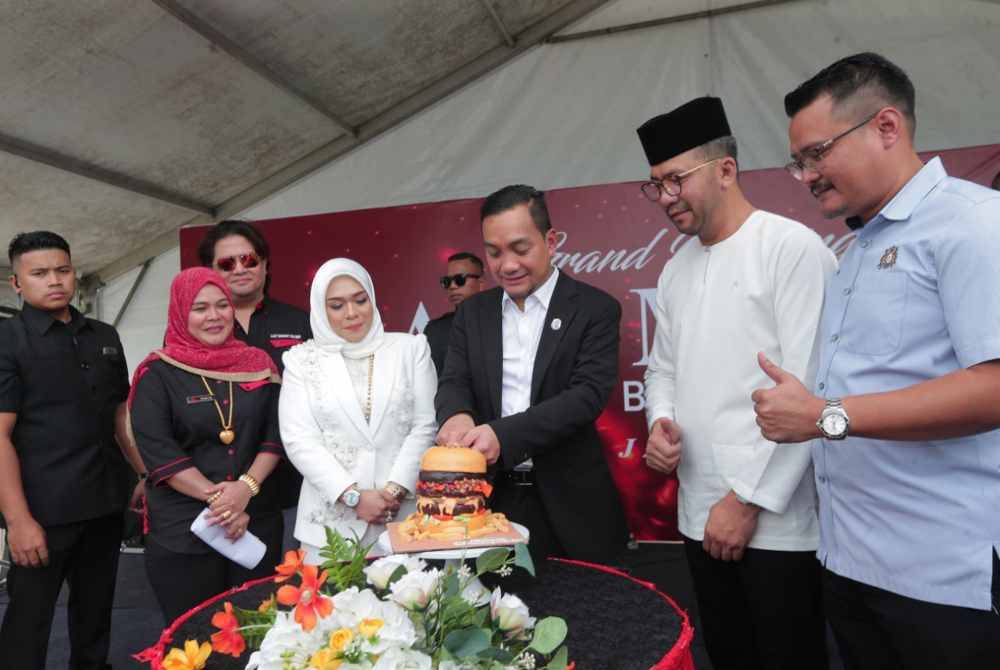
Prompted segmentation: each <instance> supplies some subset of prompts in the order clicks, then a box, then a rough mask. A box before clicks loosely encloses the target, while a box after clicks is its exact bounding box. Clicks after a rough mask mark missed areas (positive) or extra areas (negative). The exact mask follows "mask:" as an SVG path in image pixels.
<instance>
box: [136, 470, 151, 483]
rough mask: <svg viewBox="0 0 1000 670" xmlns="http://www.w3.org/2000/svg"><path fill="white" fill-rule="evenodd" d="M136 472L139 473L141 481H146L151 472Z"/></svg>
mask: <svg viewBox="0 0 1000 670" xmlns="http://www.w3.org/2000/svg"><path fill="white" fill-rule="evenodd" d="M136 474H137V475H138V477H139V481H140V482H144V481H146V479H148V478H149V473H148V472H138V473H136Z"/></svg>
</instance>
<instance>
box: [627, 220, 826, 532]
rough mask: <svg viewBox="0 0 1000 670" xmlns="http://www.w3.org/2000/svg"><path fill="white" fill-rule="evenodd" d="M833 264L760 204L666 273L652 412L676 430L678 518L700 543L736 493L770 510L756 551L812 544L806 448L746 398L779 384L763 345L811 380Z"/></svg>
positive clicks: (652, 364) (651, 381)
mask: <svg viewBox="0 0 1000 670" xmlns="http://www.w3.org/2000/svg"><path fill="white" fill-rule="evenodd" d="M836 264H837V261H836V259H835V257H834V255H833V253H832V252H831V251H830V250H829V249H828V248H827V247H826V246H825V245H824V244H823V241H822V240H821V239H820V238H819V236H818V235H816V233H814V232H812V231H811V230H809V229H808V228H806V227H805V226H803V225H802V224H800V223H798V222H796V221H792V220H790V219H786V218H784V217H781V216H778V215H776V214H771V213H769V212H763V211H759V210H758V211H755V212H754V213H753V214H751V215H750V216H749V217H748V218H747V220H746V221H745V222H744V223H743V225H742V226H741V227H740V229H739V230H738V231H737V232H736V233H734V234H733V235H732V236H730V237H728V238H726V239H725V240H723V241H722V242H719V243H717V244H714V245H712V246H709V247H706V246H704V245H702V244H701V242H700V240H698V238H691V239H690V240H689V241H687V242H686V243H684V245H683V246H682V247H681V248H680V249H679V250H678V252H677V253H676V255H675V256H674V257H673V258H672V259H671V260H670V262H668V263H667V264H666V266H665V267H664V268H663V272H662V273H661V275H660V279H659V282H658V284H657V291H656V334H655V336H654V339H653V350H652V353H651V354H650V361H649V366H648V368H647V369H646V418H647V420H648V422H649V424H650V426H652V423H653V421H655V420H656V419H658V418H661V417H666V418H671V419H674V420H675V421H676V422H677V424H678V426H679V427H680V429H681V433H682V438H681V440H682V441H681V445H682V450H681V460H680V464H679V465H678V469H677V478H678V480H679V482H680V491H679V500H678V513H677V516H678V525H679V529H680V532H681V533H683V534H684V535H685V536H686V537H689V538H691V539H692V540H698V541H700V540H702V539H703V538H704V531H705V524H706V523H707V521H708V514H709V510H710V508H711V507H712V505H714V504H715V503H716V502H718V501H719V500H720V499H722V498H723V497H724V496H725V495H726V494H727V493H728V492H729V491H730V490H732V491H734V492H735V493H737V494H738V495H739V496H741V497H742V498H745V499H747V500H750V501H752V502H753V503H755V504H757V505H759V506H760V507H762V508H763V509H762V510H761V513H760V516H759V517H758V524H757V531H756V533H755V535H754V536H753V538H752V539H751V541H750V543H749V546H751V547H754V548H759V549H772V550H784V551H808V550H812V549H816V547H817V545H818V542H819V530H818V520H817V517H816V489H815V484H814V482H813V474H812V463H811V459H810V452H809V443H805V444H783V445H776V444H775V443H773V442H769V441H767V440H766V439H764V437H763V436H762V435H761V433H760V428H759V427H758V426H757V424H756V414H755V413H754V409H753V402H752V401H751V400H750V394H751V393H752V392H753V390H754V389H758V388H771V387H773V386H774V382H772V381H771V380H770V378H768V377H767V375H765V374H764V372H763V371H762V370H761V369H760V366H759V365H758V363H757V352H758V351H763V352H764V353H765V354H766V355H767V357H768V358H770V359H771V360H772V361H773V362H774V363H776V364H778V365H780V366H781V367H783V368H784V369H785V370H787V371H788V372H790V373H792V374H794V375H795V376H796V377H798V378H799V379H801V380H803V382H804V383H805V385H806V386H807V387H810V386H811V384H812V380H813V378H814V376H815V371H816V352H815V349H816V330H817V325H818V323H819V318H820V311H821V309H822V306H823V294H824V289H823V287H824V282H825V280H826V277H827V276H828V275H829V274H831V273H832V272H833V271H834V269H835V268H836ZM817 418H818V417H817Z"/></svg>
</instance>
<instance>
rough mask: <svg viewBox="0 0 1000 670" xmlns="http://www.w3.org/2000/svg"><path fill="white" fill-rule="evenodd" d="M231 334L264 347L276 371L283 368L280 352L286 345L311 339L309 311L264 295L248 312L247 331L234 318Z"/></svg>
mask: <svg viewBox="0 0 1000 670" xmlns="http://www.w3.org/2000/svg"><path fill="white" fill-rule="evenodd" d="M233 335H235V336H236V339H238V340H243V341H244V342H246V343H247V344H249V345H250V346H252V347H257V348H258V349H263V350H264V351H266V352H267V355H268V356H270V357H271V360H273V361H274V364H275V365H277V366H278V372H284V371H285V365H284V363H282V362H281V355H282V354H283V353H285V352H286V351H288V348H289V347H293V346H295V345H296V344H300V343H302V342H305V341H306V340H308V339H310V338H311V337H312V330H311V329H310V327H309V314H308V312H304V311H302V310H301V309H299V308H298V307H292V306H291V305H286V304H285V303H283V302H278V301H277V300H272V299H271V298H268V297H267V296H265V297H264V299H263V300H261V301H260V303H258V304H257V308H256V309H255V310H254V313H253V314H252V315H250V332H249V333H247V332H246V331H245V330H243V326H242V325H240V322H239V321H236V327H235V329H234V331H233Z"/></svg>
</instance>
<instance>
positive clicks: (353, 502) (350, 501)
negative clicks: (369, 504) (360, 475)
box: [340, 486, 361, 508]
mask: <svg viewBox="0 0 1000 670" xmlns="http://www.w3.org/2000/svg"><path fill="white" fill-rule="evenodd" d="M340 501H341V502H342V503H344V504H345V505H347V506H348V507H350V508H354V507H357V506H358V503H359V502H361V491H359V490H357V489H356V488H354V487H353V486H352V487H351V488H349V489H347V490H346V491H344V495H342V496H340Z"/></svg>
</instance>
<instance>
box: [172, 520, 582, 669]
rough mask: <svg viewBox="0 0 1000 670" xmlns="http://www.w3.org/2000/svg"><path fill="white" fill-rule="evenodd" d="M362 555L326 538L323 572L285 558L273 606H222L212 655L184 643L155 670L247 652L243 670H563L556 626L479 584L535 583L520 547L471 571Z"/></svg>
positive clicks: (355, 545) (351, 544) (489, 554)
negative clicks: (514, 575) (486, 578)
mask: <svg viewBox="0 0 1000 670" xmlns="http://www.w3.org/2000/svg"><path fill="white" fill-rule="evenodd" d="M369 549H370V547H366V546H362V545H361V544H360V543H359V542H358V541H357V539H356V538H355V539H345V538H343V537H341V536H340V535H338V534H337V533H335V532H334V531H331V530H329V529H328V530H327V546H326V548H325V549H324V551H323V552H322V553H321V555H322V556H323V558H326V559H327V560H326V562H324V563H323V564H322V565H319V566H317V565H309V564H306V563H305V562H304V560H303V559H304V553H303V552H302V551H301V550H300V551H290V552H288V553H287V554H286V555H285V560H284V562H283V563H282V564H281V565H279V566H277V568H276V572H277V576H276V578H275V582H276V583H278V584H280V586H279V588H278V589H277V592H276V593H275V594H274V595H273V596H271V597H269V598H267V599H266V600H264V602H262V603H261V604H260V607H259V608H258V609H256V610H244V609H240V608H237V607H233V606H232V604H231V603H229V602H226V603H224V605H223V609H221V610H219V611H218V612H216V613H215V614H214V615H213V616H212V625H213V626H214V627H215V628H217V629H218V631H217V632H216V633H214V634H213V635H212V636H211V645H209V643H207V642H206V643H203V644H201V645H199V644H198V642H197V641H194V640H188V641H187V642H186V643H185V647H184V650H180V649H172V650H170V652H169V653H168V654H167V656H166V658H164V662H163V666H164V668H165V669H166V670H201V669H202V668H208V669H209V670H210V665H206V660H207V658H208V656H209V654H210V653H212V652H215V653H218V654H227V655H230V656H233V657H234V658H240V657H242V656H243V655H244V654H245V653H247V652H250V654H249V658H248V660H247V665H246V670H406V669H410V670H530V669H535V668H538V669H541V668H545V669H546V670H572V668H573V664H572V663H569V662H568V651H567V648H566V647H565V646H564V645H563V642H564V640H565V637H566V632H567V629H566V623H565V622H564V621H563V620H562V619H560V618H558V617H547V618H543V619H541V620H537V619H536V618H534V617H532V616H531V615H530V613H529V611H528V607H527V606H526V605H525V604H524V603H523V602H522V601H521V600H520V598H518V597H517V596H516V595H513V594H510V593H503V592H502V591H501V590H500V589H499V588H497V589H494V590H493V591H492V593H491V592H490V591H488V590H487V589H486V588H485V587H484V586H483V585H482V583H481V582H480V581H479V577H481V576H482V575H484V574H486V573H496V574H499V575H501V576H506V575H509V574H510V573H511V572H512V571H513V569H514V568H516V567H519V568H523V569H525V570H527V571H528V572H529V573H531V574H532V575H533V574H534V566H533V565H532V562H531V557H530V555H529V554H528V551H527V548H526V547H525V546H524V545H521V544H518V545H515V546H514V548H513V549H511V548H506V547H500V548H494V549H489V550H487V551H486V552H484V553H482V554H481V555H480V556H479V557H478V558H477V559H476V562H475V569H474V570H473V569H471V568H470V567H468V566H467V565H465V564H459V565H458V566H456V565H448V566H446V567H445V568H444V569H438V568H429V567H428V566H427V564H426V563H424V561H422V560H420V559H418V558H416V557H413V556H407V555H391V556H386V557H384V558H380V559H378V560H376V561H374V562H372V563H371V564H370V565H366V561H365V560H364V557H365V555H366V554H367V553H368V550H369ZM171 664H172V665H171Z"/></svg>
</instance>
